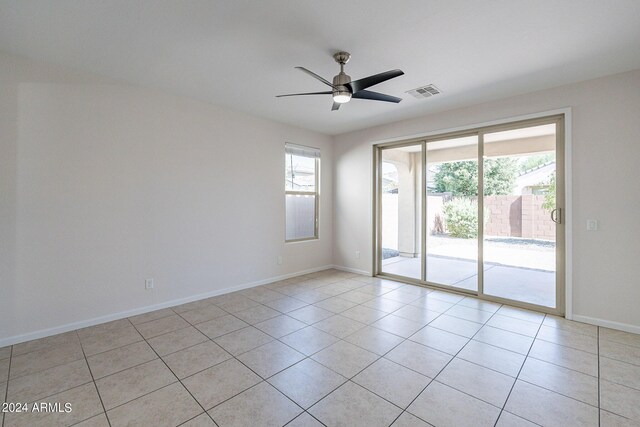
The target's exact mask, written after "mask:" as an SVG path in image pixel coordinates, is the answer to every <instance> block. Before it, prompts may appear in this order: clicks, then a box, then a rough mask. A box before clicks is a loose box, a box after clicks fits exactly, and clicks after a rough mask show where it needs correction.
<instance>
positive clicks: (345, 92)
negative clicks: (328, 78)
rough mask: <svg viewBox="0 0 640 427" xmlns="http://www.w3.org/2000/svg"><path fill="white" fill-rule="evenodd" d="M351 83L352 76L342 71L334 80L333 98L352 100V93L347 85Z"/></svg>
mask: <svg viewBox="0 0 640 427" xmlns="http://www.w3.org/2000/svg"><path fill="white" fill-rule="evenodd" d="M347 83H351V76H349V75H347V74H345V73H344V71H341V72H340V74H338V75H337V76H335V77H334V78H333V97H334V98H335V97H336V96H346V97H348V98H351V91H350V90H349V88H347V87H346V86H345V85H346V84H347Z"/></svg>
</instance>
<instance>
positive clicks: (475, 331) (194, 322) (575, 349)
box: [0, 270, 640, 427]
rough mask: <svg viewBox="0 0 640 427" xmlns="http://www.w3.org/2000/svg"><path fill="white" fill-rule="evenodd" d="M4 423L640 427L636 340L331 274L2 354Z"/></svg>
mask: <svg viewBox="0 0 640 427" xmlns="http://www.w3.org/2000/svg"><path fill="white" fill-rule="evenodd" d="M0 400H2V401H4V402H12V403H17V402H22V403H33V402H50V403H56V402H58V403H61V404H63V405H64V403H66V402H69V403H71V404H72V412H70V413H43V412H35V413H34V412H31V410H32V405H29V410H30V412H28V413H3V414H2V425H3V426H7V427H8V426H38V425H46V426H52V425H80V426H113V427H116V426H125V425H142V426H177V425H184V426H215V425H218V426H256V425H260V426H272V425H273V426H280V425H288V426H292V427H294V426H321V425H327V426H338V425H344V426H367V427H373V426H388V425H393V426H429V425H434V426H485V425H486V426H533V425H545V426H597V425H601V426H605V427H606V426H640V335H634V334H629V333H625V332H620V331H615V330H611V329H606V328H598V327H596V326H592V325H587V324H583V323H577V322H572V321H567V320H565V319H562V318H559V317H554V316H549V315H544V314H541V313H536V312H533V311H527V310H521V309H517V308H514V307H509V306H503V305H500V304H495V303H491V302H487V301H481V300H478V299H475V298H471V297H464V296H461V295H457V294H452V293H446V292H443V291H439V290H432V289H427V288H422V287H417V286H412V285H405V284H402V283H397V282H392V281H388V280H382V279H377V278H371V277H365V276H358V275H355V274H350V273H345V272H340V271H336V270H326V271H323V272H319V273H314V274H308V275H305V276H300V277H296V278H292V279H287V280H283V281H281V282H277V283H272V284H269V285H265V286H261V287H257V288H252V289H247V290H244V291H240V292H234V293H231V294H226V295H221V296H217V297H213V298H209V299H206V300H201V301H196V302H192V303H189V304H185V305H182V306H178V307H172V308H167V309H163V310H158V311H155V312H151V313H146V314H143V315H140V316H135V317H131V318H129V319H122V320H117V321H114V322H110V323H105V324H101V325H97V326H93V327H90V328H85V329H81V330H78V331H72V332H67V333H64V334H60V335H56V336H52V337H47V338H43V339H39V340H35V341H31V342H26V343H22V344H17V345H14V346H11V347H5V348H0Z"/></svg>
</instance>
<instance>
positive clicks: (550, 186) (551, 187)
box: [542, 172, 556, 211]
mask: <svg viewBox="0 0 640 427" xmlns="http://www.w3.org/2000/svg"><path fill="white" fill-rule="evenodd" d="M542 185H545V186H546V187H547V191H546V193H545V194H544V202H543V203H542V208H543V209H546V210H548V211H552V210H554V209H555V208H556V173H555V172H554V173H553V174H552V175H551V177H550V178H549V181H548V182H546V183H544V184H542Z"/></svg>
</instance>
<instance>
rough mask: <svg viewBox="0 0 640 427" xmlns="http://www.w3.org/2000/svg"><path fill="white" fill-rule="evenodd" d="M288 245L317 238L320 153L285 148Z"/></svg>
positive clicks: (302, 148) (306, 149) (306, 148)
mask: <svg viewBox="0 0 640 427" xmlns="http://www.w3.org/2000/svg"><path fill="white" fill-rule="evenodd" d="M284 159H285V205H286V234H285V240H286V241H287V242H294V241H298V240H309V239H317V238H318V206H319V192H318V175H319V169H320V150H318V149H317V148H310V147H304V146H301V145H294V144H285V155H284Z"/></svg>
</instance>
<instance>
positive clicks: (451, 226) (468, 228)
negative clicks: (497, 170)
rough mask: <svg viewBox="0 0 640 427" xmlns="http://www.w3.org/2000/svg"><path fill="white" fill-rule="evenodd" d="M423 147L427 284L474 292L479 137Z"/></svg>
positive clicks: (476, 269)
mask: <svg viewBox="0 0 640 427" xmlns="http://www.w3.org/2000/svg"><path fill="white" fill-rule="evenodd" d="M426 147H427V155H426V164H427V166H426V182H427V186H426V192H427V197H426V201H427V203H426V211H427V215H426V231H427V233H426V242H427V245H426V246H427V248H426V253H427V256H426V282H429V283H433V284H437V285H443V286H450V287H453V288H459V289H467V290H470V291H477V290H478V135H465V136H458V137H454V138H448V139H442V140H431V141H428V142H427V144H426Z"/></svg>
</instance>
